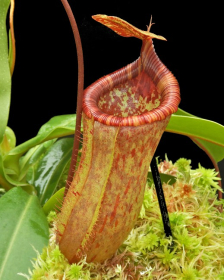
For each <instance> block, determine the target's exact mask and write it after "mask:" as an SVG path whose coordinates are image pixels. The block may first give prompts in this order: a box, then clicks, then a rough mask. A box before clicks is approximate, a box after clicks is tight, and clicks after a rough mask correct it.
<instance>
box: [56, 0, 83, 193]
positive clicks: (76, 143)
mask: <svg viewBox="0 0 224 280" xmlns="http://www.w3.org/2000/svg"><path fill="white" fill-rule="evenodd" d="M61 2H62V4H63V6H64V9H65V11H66V13H67V16H68V18H69V21H70V24H71V27H72V31H73V34H74V38H75V44H76V51H77V59H78V94H77V107H76V127H75V137H74V145H73V151H72V159H71V164H70V168H69V173H68V178H67V182H66V187H65V194H64V196H66V194H67V191H68V189H69V186H70V184H71V182H72V179H73V176H74V172H75V166H76V162H77V156H78V150H79V139H80V128H81V119H82V99H83V87H84V62H83V51H82V43H81V39H80V35H79V30H78V27H77V24H76V20H75V17H74V15H73V13H72V10H71V7H70V5H69V4H68V1H67V0H61Z"/></svg>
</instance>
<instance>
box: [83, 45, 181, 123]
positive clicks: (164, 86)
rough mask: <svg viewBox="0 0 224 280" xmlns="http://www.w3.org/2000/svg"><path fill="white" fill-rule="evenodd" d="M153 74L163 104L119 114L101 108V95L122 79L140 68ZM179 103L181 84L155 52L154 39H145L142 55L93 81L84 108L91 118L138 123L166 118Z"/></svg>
mask: <svg viewBox="0 0 224 280" xmlns="http://www.w3.org/2000/svg"><path fill="white" fill-rule="evenodd" d="M142 69H144V71H145V72H146V73H147V74H148V75H149V76H150V77H151V79H152V80H153V82H154V83H155V85H156V87H157V90H158V91H160V92H161V97H162V98H161V103H160V105H159V106H158V107H157V108H155V109H152V110H151V111H148V112H146V113H143V114H141V115H137V116H128V117H117V116H114V115H108V114H106V113H104V112H102V111H101V110H100V109H99V107H98V100H99V97H100V96H101V95H102V94H103V93H105V92H106V91H108V90H111V89H112V88H113V87H115V86H117V85H118V84H120V83H125V82H126V81H127V80H130V79H132V78H134V77H136V76H137V75H138V74H139V73H140V72H141V71H142ZM179 103H180V90H179V84H178V82H177V80H176V78H175V77H174V76H173V74H172V73H171V72H170V71H169V70H168V69H167V68H166V67H165V65H164V64H163V63H162V62H161V61H160V59H159V58H158V56H157V55H156V53H155V50H154V47H153V44H152V40H147V41H144V42H143V46H142V51H141V57H140V58H139V59H137V60H136V61H134V62H133V63H131V64H129V65H127V66H126V67H123V68H121V69H120V70H117V71H115V72H113V73H112V74H109V75H107V76H104V77H102V78H100V79H99V80H97V81H96V82H94V83H93V84H92V85H90V86H89V87H88V88H87V89H86V90H85V92H84V98H83V111H84V113H85V114H86V115H87V116H88V117H89V118H92V117H93V118H94V119H95V120H96V121H98V122H100V123H103V124H105V125H111V126H137V125H143V124H147V123H152V122H155V121H161V120H164V119H165V118H166V117H168V116H170V115H171V114H173V113H175V112H176V111H177V109H178V105H179Z"/></svg>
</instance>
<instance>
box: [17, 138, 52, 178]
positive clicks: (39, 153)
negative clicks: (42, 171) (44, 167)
mask: <svg viewBox="0 0 224 280" xmlns="http://www.w3.org/2000/svg"><path fill="white" fill-rule="evenodd" d="M55 141H56V139H52V140H49V141H46V142H44V143H42V144H40V145H37V146H35V147H33V148H32V149H30V150H29V151H28V152H27V153H26V154H25V155H24V156H23V157H22V158H21V159H20V174H19V181H20V180H23V179H24V178H25V177H26V174H27V172H28V171H29V177H30V176H31V177H34V174H35V172H36V168H37V165H38V163H39V161H40V160H41V159H42V157H43V156H44V154H45V153H46V151H47V150H48V149H49V148H50V146H52V145H53V144H54V143H55Z"/></svg>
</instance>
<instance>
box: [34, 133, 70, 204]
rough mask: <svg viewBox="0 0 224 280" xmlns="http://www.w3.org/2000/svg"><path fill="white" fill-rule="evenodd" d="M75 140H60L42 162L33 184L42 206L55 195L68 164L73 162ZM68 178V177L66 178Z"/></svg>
mask: <svg viewBox="0 0 224 280" xmlns="http://www.w3.org/2000/svg"><path fill="white" fill-rule="evenodd" d="M73 142H74V139H73V138H62V139H59V140H58V141H57V142H55V144H54V145H53V146H51V147H50V149H49V150H48V151H47V153H46V154H45V156H44V157H43V158H42V159H41V160H40V162H39V164H38V167H37V170H36V174H35V178H34V182H29V183H30V184H33V185H34V186H35V187H36V189H37V192H38V196H39V199H40V202H41V204H42V205H44V204H45V203H46V202H47V201H48V199H49V198H50V197H51V196H52V195H53V194H54V193H55V191H56V190H57V188H58V185H59V181H60V179H61V177H62V176H63V173H64V170H65V168H66V166H67V164H68V163H69V162H70V160H71V155H72V148H73ZM66 177H67V176H66Z"/></svg>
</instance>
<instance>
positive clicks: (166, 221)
mask: <svg viewBox="0 0 224 280" xmlns="http://www.w3.org/2000/svg"><path fill="white" fill-rule="evenodd" d="M150 166H151V171H152V177H153V181H154V184H155V187H156V193H157V197H158V201H159V207H160V212H161V215H162V219H163V227H164V231H165V234H166V237H170V236H172V231H171V227H170V220H169V214H168V211H167V206H166V200H165V196H164V192H163V188H162V183H161V179H160V175H159V170H158V167H157V163H156V159H155V157H153V158H152V161H151V165H150Z"/></svg>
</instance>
